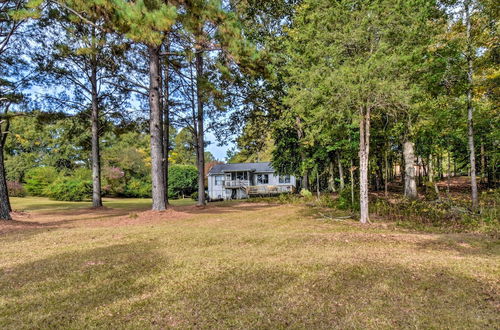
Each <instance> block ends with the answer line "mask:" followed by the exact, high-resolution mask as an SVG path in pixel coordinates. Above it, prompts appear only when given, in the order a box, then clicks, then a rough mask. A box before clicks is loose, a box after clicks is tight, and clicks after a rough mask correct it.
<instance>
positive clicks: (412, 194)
mask: <svg viewBox="0 0 500 330" xmlns="http://www.w3.org/2000/svg"><path fill="white" fill-rule="evenodd" d="M414 146H415V144H414V143H413V142H410V141H406V142H405V143H404V144H403V154H404V160H405V181H404V182H405V192H404V194H405V196H406V198H409V199H416V198H417V184H416V182H415V152H414Z"/></svg>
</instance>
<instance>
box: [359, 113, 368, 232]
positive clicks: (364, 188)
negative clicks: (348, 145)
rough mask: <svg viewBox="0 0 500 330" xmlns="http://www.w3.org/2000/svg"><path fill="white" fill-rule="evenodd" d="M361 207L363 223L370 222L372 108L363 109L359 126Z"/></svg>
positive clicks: (360, 218)
mask: <svg viewBox="0 0 500 330" xmlns="http://www.w3.org/2000/svg"><path fill="white" fill-rule="evenodd" d="M359 131H360V134H359V207H360V217H359V221H360V222H361V223H368V222H370V217H369V209H368V208H369V201H368V160H369V155H370V108H364V107H363V108H362V109H361V121H360V126H359Z"/></svg>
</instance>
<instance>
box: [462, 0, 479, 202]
mask: <svg viewBox="0 0 500 330" xmlns="http://www.w3.org/2000/svg"><path fill="white" fill-rule="evenodd" d="M470 3H471V1H470V0H465V2H464V6H465V8H464V9H465V25H466V31H467V56H466V57H467V67H468V68H467V126H468V134H467V137H468V142H469V143H468V147H469V156H470V179H471V194H472V208H473V209H474V210H475V209H477V207H478V204H479V203H478V194H477V179H476V153H475V148H474V122H473V115H474V107H473V105H472V86H473V83H474V82H473V67H472V65H473V63H472V61H473V58H472V57H473V51H472V39H471V21H470Z"/></svg>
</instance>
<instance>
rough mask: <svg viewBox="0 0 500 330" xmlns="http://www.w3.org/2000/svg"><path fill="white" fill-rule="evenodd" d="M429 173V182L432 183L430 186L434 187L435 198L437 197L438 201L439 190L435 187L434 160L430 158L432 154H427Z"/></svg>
mask: <svg viewBox="0 0 500 330" xmlns="http://www.w3.org/2000/svg"><path fill="white" fill-rule="evenodd" d="M428 163H429V164H428V165H429V172H428V175H429V182H430V183H432V185H433V186H434V191H435V192H436V196H437V199H438V200H440V199H441V197H440V195H439V188H438V186H437V183H436V182H435V181H434V158H433V156H432V154H429V162H428Z"/></svg>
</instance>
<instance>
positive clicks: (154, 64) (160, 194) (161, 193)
mask: <svg viewBox="0 0 500 330" xmlns="http://www.w3.org/2000/svg"><path fill="white" fill-rule="evenodd" d="M148 52H149V107H150V119H149V130H150V134H151V179H152V183H153V185H152V196H153V210H155V211H163V210H165V209H166V198H165V193H166V191H165V179H164V178H165V176H164V173H163V140H162V131H163V123H162V122H161V119H162V116H161V113H162V110H161V107H160V47H158V46H151V45H150V46H148Z"/></svg>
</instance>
